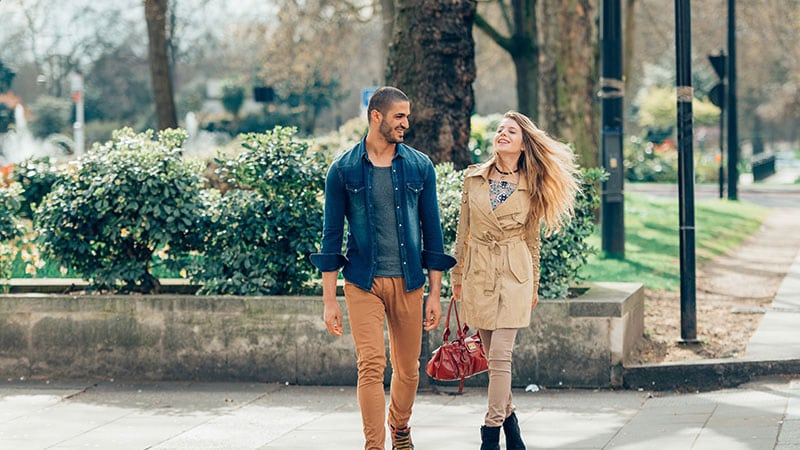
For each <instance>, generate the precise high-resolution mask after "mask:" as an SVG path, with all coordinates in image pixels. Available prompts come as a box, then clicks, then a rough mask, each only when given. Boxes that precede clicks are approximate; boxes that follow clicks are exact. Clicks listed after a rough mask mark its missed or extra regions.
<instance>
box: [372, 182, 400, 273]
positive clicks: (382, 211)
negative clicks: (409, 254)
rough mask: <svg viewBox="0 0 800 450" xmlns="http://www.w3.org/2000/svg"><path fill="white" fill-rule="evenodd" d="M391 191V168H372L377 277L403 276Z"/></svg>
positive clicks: (392, 186)
mask: <svg viewBox="0 0 800 450" xmlns="http://www.w3.org/2000/svg"><path fill="white" fill-rule="evenodd" d="M393 189H394V185H393V184H392V168H391V167H373V171H372V204H373V205H375V226H376V227H377V234H378V267H377V271H376V272H375V276H377V277H402V276H403V265H402V263H401V261H400V240H399V238H398V236H397V212H396V211H395V210H396V209H397V208H396V207H395V204H394V192H393Z"/></svg>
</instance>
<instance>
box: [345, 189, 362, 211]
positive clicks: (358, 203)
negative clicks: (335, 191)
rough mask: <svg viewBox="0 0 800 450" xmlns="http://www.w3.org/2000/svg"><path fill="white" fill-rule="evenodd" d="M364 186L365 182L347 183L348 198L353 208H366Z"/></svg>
mask: <svg viewBox="0 0 800 450" xmlns="http://www.w3.org/2000/svg"><path fill="white" fill-rule="evenodd" d="M364 188H365V186H364V185H363V184H350V183H348V184H346V185H345V189H346V190H347V200H348V203H349V204H350V206H351V207H352V208H353V209H364V208H366V206H367V204H366V202H367V198H366V196H365V195H364Z"/></svg>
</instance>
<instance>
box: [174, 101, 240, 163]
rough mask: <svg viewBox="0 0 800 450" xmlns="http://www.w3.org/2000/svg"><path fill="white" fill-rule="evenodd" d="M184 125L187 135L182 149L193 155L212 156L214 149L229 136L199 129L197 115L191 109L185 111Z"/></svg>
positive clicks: (221, 144)
mask: <svg viewBox="0 0 800 450" xmlns="http://www.w3.org/2000/svg"><path fill="white" fill-rule="evenodd" d="M184 127H185V129H186V134H187V135H188V137H187V139H186V142H185V143H184V144H183V149H184V150H185V151H186V153H187V154H190V155H193V156H195V157H199V158H204V157H205V158H213V157H214V155H215V154H216V150H217V149H218V148H219V147H221V146H224V145H225V144H226V143H227V142H228V141H230V137H229V136H228V135H227V134H225V133H212V132H209V131H206V130H201V129H200V123H199V120H198V119H197V115H196V114H195V113H194V112H193V111H189V112H188V113H186V117H185V119H184Z"/></svg>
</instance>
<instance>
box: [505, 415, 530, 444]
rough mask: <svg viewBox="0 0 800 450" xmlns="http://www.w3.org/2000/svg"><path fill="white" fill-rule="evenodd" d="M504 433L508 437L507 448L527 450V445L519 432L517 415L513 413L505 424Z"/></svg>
mask: <svg viewBox="0 0 800 450" xmlns="http://www.w3.org/2000/svg"><path fill="white" fill-rule="evenodd" d="M503 433H505V435H506V448H507V449H508V450H525V443H524V442H522V436H521V434H520V431H519V421H518V420H517V415H516V414H515V413H511V415H510V416H508V417H506V420H505V421H504V422H503Z"/></svg>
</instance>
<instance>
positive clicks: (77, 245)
mask: <svg viewBox="0 0 800 450" xmlns="http://www.w3.org/2000/svg"><path fill="white" fill-rule="evenodd" d="M185 137H186V133H185V132H183V131H182V130H165V131H162V132H161V133H159V135H158V140H157V141H156V140H153V133H152V131H147V132H145V133H139V134H136V133H134V132H133V131H132V130H131V129H127V128H126V129H122V130H119V131H117V132H115V133H114V136H113V139H112V141H109V142H108V143H106V144H104V145H102V146H96V147H95V148H93V149H92V150H91V151H90V152H88V153H87V154H86V155H85V156H83V157H82V158H80V159H79V160H77V161H76V162H75V163H73V164H72V165H70V167H69V168H68V169H67V170H66V172H65V173H62V174H61V175H60V177H59V179H58V181H56V183H55V184H54V185H53V190H52V192H51V193H50V194H49V195H48V196H47V197H45V200H44V202H42V204H41V205H40V207H39V208H38V210H37V211H36V214H35V228H36V229H37V231H38V232H39V240H40V243H41V249H42V253H43V254H44V255H45V256H46V258H47V259H48V260H49V261H54V262H57V263H59V264H60V265H62V266H64V267H67V268H70V269H73V270H74V271H75V272H76V273H78V274H80V275H81V276H82V277H83V278H85V279H87V280H89V281H90V282H91V285H92V287H93V288H94V289H114V288H119V289H120V290H121V291H123V292H130V291H136V292H145V293H150V292H157V291H158V287H159V283H158V280H157V279H156V278H155V277H154V276H153V275H152V274H151V263H152V261H153V254H154V252H155V251H156V250H159V249H160V250H161V252H160V253H161V254H162V258H164V259H165V260H167V261H175V260H178V259H180V258H181V257H184V256H186V253H187V252H188V251H190V250H193V249H195V248H197V246H198V243H196V242H195V241H193V239H192V237H193V236H194V233H193V231H194V229H195V227H196V222H197V218H198V217H199V216H200V214H201V213H202V211H204V210H205V209H206V205H205V204H204V203H203V201H202V197H201V196H200V192H199V191H200V186H201V185H202V183H201V180H200V177H199V175H198V173H199V171H200V168H199V167H194V166H193V165H192V164H190V163H187V162H185V161H184V160H183V158H182V157H181V154H180V149H179V146H180V145H181V143H182V142H183V140H184V139H185Z"/></svg>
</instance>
